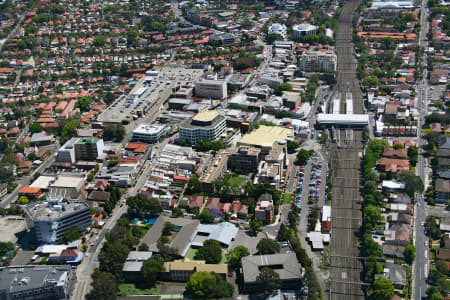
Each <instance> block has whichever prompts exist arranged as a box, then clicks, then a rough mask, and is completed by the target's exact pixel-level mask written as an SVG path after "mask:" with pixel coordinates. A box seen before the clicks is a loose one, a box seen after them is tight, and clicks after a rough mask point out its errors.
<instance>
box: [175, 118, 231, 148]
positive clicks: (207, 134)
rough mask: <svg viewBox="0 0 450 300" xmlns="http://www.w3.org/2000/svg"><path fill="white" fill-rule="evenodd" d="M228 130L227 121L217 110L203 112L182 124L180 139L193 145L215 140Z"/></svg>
mask: <svg viewBox="0 0 450 300" xmlns="http://www.w3.org/2000/svg"><path fill="white" fill-rule="evenodd" d="M225 128H226V119H225V117H223V116H220V115H219V113H218V112H217V111H216V110H208V111H202V112H199V113H198V114H196V115H195V116H194V117H193V118H192V119H188V120H185V121H183V122H182V123H181V124H180V139H181V140H185V141H187V142H188V143H190V144H191V145H195V144H197V143H198V142H199V141H200V140H215V139H217V138H218V137H219V136H220V135H221V134H222V133H223V132H224V131H225Z"/></svg>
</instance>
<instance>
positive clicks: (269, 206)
mask: <svg viewBox="0 0 450 300" xmlns="http://www.w3.org/2000/svg"><path fill="white" fill-rule="evenodd" d="M273 215H274V204H273V200H272V195H271V194H268V193H266V194H263V195H261V196H260V197H259V199H258V203H256V207H255V219H256V220H258V221H261V222H263V223H264V224H272V221H273Z"/></svg>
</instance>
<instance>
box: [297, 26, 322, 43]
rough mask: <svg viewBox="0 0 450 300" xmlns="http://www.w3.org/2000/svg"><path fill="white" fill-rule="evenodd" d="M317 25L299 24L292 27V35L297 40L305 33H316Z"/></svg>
mask: <svg viewBox="0 0 450 300" xmlns="http://www.w3.org/2000/svg"><path fill="white" fill-rule="evenodd" d="M316 30H317V27H316V26H314V25H311V24H299V25H295V26H294V27H292V35H293V38H294V40H298V39H299V38H300V37H302V36H305V35H311V34H316Z"/></svg>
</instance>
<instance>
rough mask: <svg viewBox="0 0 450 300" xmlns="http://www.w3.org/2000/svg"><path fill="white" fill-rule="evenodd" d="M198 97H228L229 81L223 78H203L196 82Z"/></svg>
mask: <svg viewBox="0 0 450 300" xmlns="http://www.w3.org/2000/svg"><path fill="white" fill-rule="evenodd" d="M195 95H196V96H197V97H205V98H213V99H224V98H226V97H227V95H228V94H227V83H226V82H225V81H223V80H210V79H203V80H199V81H197V82H196V83H195Z"/></svg>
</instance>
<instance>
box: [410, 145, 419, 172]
mask: <svg viewBox="0 0 450 300" xmlns="http://www.w3.org/2000/svg"><path fill="white" fill-rule="evenodd" d="M408 159H409V163H410V164H411V166H413V167H415V166H416V165H417V162H418V161H419V149H418V148H417V147H416V146H410V147H409V148H408Z"/></svg>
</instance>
